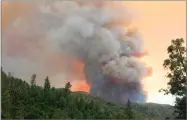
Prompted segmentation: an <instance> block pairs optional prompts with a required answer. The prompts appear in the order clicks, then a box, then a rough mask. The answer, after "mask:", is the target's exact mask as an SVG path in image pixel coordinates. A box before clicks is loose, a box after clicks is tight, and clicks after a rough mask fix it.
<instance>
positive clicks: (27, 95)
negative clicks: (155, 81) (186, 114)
mask: <svg viewBox="0 0 187 120" xmlns="http://www.w3.org/2000/svg"><path fill="white" fill-rule="evenodd" d="M1 77H2V79H1V82H2V84H1V85H2V115H1V117H2V118H4V119H5V118H6V119H24V118H25V119H66V118H69V119H131V118H133V119H144V118H165V117H167V116H169V117H171V115H172V114H166V115H167V116H165V114H164V112H165V111H168V110H171V108H172V107H171V106H169V107H163V108H165V109H163V108H162V107H160V106H159V105H156V104H153V105H155V106H154V107H152V108H150V109H149V106H151V105H148V104H146V103H145V104H140V103H131V102H130V101H128V103H127V104H126V105H116V104H114V103H111V102H109V101H105V100H103V99H101V98H99V97H95V96H92V95H90V94H88V93H85V92H71V91H70V88H71V84H70V83H69V82H68V83H67V84H66V85H65V88H60V89H57V88H51V87H50V80H49V78H48V77H46V79H45V83H44V87H41V86H37V85H36V84H35V83H36V81H35V78H36V75H33V76H32V77H31V85H29V84H28V83H26V82H25V81H22V80H21V79H18V78H15V77H12V76H10V75H9V76H7V75H6V73H5V72H3V71H1ZM156 110H157V112H158V113H156V112H155V111H156ZM160 112H162V114H161V113H160ZM170 113H172V112H170Z"/></svg>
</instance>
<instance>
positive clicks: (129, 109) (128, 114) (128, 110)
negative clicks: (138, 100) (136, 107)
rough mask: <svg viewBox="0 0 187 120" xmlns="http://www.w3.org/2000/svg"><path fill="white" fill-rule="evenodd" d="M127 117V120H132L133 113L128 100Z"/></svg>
mask: <svg viewBox="0 0 187 120" xmlns="http://www.w3.org/2000/svg"><path fill="white" fill-rule="evenodd" d="M127 116H128V118H129V119H133V111H132V106H131V102H130V100H128V101H127Z"/></svg>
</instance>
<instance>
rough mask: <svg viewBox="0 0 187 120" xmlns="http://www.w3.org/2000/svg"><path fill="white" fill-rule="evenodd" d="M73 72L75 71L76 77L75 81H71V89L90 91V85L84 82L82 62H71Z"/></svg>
mask: <svg viewBox="0 0 187 120" xmlns="http://www.w3.org/2000/svg"><path fill="white" fill-rule="evenodd" d="M73 67H74V68H73V72H74V73H76V76H77V78H73V79H78V80H76V82H75V83H72V89H71V90H72V91H84V92H89V91H90V85H89V84H88V83H87V82H86V77H85V74H84V63H82V62H80V61H78V60H77V61H74V62H73Z"/></svg>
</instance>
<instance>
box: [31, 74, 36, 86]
mask: <svg viewBox="0 0 187 120" xmlns="http://www.w3.org/2000/svg"><path fill="white" fill-rule="evenodd" d="M33 85H36V74H33V75H32V76H31V86H33Z"/></svg>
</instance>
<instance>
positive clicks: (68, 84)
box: [65, 82, 71, 96]
mask: <svg viewBox="0 0 187 120" xmlns="http://www.w3.org/2000/svg"><path fill="white" fill-rule="evenodd" d="M70 89H71V84H70V82H68V83H66V85H65V96H67V95H69V93H70Z"/></svg>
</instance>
